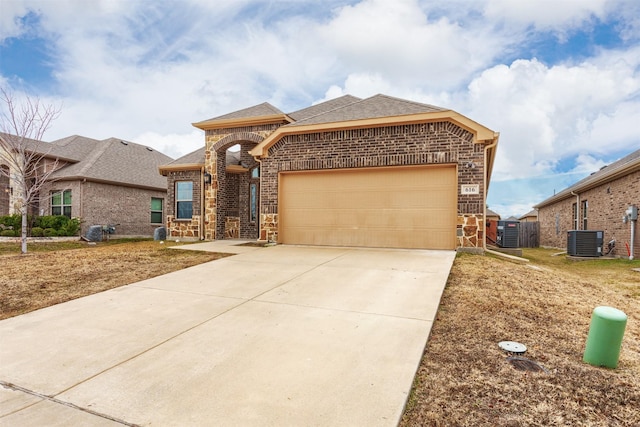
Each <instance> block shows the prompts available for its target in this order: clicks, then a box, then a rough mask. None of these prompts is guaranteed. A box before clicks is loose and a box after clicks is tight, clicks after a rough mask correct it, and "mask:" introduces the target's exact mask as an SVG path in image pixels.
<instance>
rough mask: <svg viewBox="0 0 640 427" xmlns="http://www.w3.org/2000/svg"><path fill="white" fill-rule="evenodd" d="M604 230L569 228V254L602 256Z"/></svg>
mask: <svg viewBox="0 0 640 427" xmlns="http://www.w3.org/2000/svg"><path fill="white" fill-rule="evenodd" d="M603 240H604V231H595V230H569V231H568V232H567V254H568V255H570V256H584V257H598V256H602V244H603Z"/></svg>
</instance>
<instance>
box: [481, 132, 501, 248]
mask: <svg viewBox="0 0 640 427" xmlns="http://www.w3.org/2000/svg"><path fill="white" fill-rule="evenodd" d="M497 145H498V138H495V139H494V140H493V142H492V143H491V144H489V145H485V146H484V189H483V191H484V203H483V205H484V206H483V207H482V216H483V218H482V230H483V231H482V235H483V237H484V238H483V239H482V249H483V250H485V251H486V250H487V190H488V186H487V180H488V179H489V170H488V169H489V165H488V164H487V163H488V162H487V152H488V151H489V149H490V148H495V147H496V146H497Z"/></svg>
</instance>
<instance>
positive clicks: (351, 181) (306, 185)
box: [160, 95, 498, 249]
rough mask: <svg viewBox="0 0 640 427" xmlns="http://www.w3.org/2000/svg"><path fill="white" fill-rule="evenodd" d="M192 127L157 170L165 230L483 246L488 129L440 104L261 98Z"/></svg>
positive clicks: (493, 138)
mask: <svg viewBox="0 0 640 427" xmlns="http://www.w3.org/2000/svg"><path fill="white" fill-rule="evenodd" d="M193 125H194V126H195V127H197V128H199V129H202V130H204V131H205V146H204V148H203V150H198V151H196V152H194V153H191V154H188V155H187V156H185V157H184V158H180V159H177V160H176V161H174V162H173V163H171V164H167V165H165V166H162V167H161V168H160V172H161V173H162V174H163V175H165V176H167V178H168V199H169V203H168V204H167V230H168V234H169V236H171V237H181V238H192V239H207V240H209V239H224V238H236V237H237V238H242V239H258V240H262V241H274V242H278V243H286V244H311V245H330V246H365V247H393V248H432V249H455V248H457V247H472V248H482V247H483V246H484V223H485V221H484V218H485V206H486V203H485V202H486V192H487V189H488V186H489V179H490V176H491V169H492V167H493V162H494V157H495V150H496V146H497V142H498V133H496V132H494V131H492V130H490V129H488V128H486V127H484V126H482V125H480V124H479V123H476V122H474V121H473V120H470V119H469V118H467V117H464V116H462V115H460V114H458V113H456V112H454V111H452V110H447V109H444V108H440V107H435V106H432V105H426V104H420V103H416V102H412V101H408V100H403V99H398V98H393V97H389V96H385V95H376V96H373V97H370V98H367V99H359V98H356V97H353V96H350V95H346V96H343V97H340V98H337V99H334V100H330V101H327V102H324V103H321V104H318V105H314V106H311V107H308V108H305V109H302V110H299V111H295V112H292V113H289V114H285V113H283V112H282V111H280V110H279V109H277V108H275V107H274V106H272V105H270V104H268V103H263V104H260V105H256V106H254V107H250V108H246V109H243V110H240V111H236V112H233V113H230V114H226V115H223V116H219V117H215V118H212V119H209V120H205V121H202V122H198V123H194V124H193ZM229 153H235V154H234V155H233V156H230V154H229ZM219 159H224V161H219Z"/></svg>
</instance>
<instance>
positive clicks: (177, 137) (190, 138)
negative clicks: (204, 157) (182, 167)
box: [133, 129, 204, 159]
mask: <svg viewBox="0 0 640 427" xmlns="http://www.w3.org/2000/svg"><path fill="white" fill-rule="evenodd" d="M133 141H135V142H137V143H138V144H142V145H146V146H149V147H154V148H155V149H157V150H159V151H161V152H162V153H164V154H166V155H167V156H169V157H173V158H174V159H177V158H178V157H181V156H183V155H185V154H188V153H191V152H192V151H195V150H197V149H199V148H202V147H204V134H203V132H202V131H201V130H197V129H194V130H193V131H191V132H190V133H186V134H175V133H170V134H159V133H156V132H145V133H143V134H140V135H138V136H136V137H135V138H133Z"/></svg>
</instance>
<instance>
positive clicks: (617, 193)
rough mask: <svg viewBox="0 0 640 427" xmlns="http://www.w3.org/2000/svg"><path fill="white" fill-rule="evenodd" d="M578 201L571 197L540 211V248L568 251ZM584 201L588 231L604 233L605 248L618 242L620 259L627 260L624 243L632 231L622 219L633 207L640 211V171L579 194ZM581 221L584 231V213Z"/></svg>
mask: <svg viewBox="0 0 640 427" xmlns="http://www.w3.org/2000/svg"><path fill="white" fill-rule="evenodd" d="M576 200H577V199H576V197H574V196H572V197H570V198H568V199H564V200H561V201H559V202H556V203H554V204H553V205H550V206H546V207H543V208H540V209H539V210H538V219H539V221H540V244H541V245H543V246H551V247H556V248H563V249H566V247H567V231H568V230H573V229H574V228H575V227H574V223H573V215H572V212H573V210H572V205H573V204H574V203H576ZM585 200H586V201H587V202H588V208H587V229H588V230H603V231H604V242H605V245H606V243H607V242H608V241H609V240H611V239H616V246H617V255H622V256H626V254H627V251H626V248H625V243H630V239H631V231H630V225H629V224H628V223H627V224H624V223H623V222H622V217H623V216H624V212H625V210H626V209H627V208H628V207H629V206H630V205H636V206H638V207H640V171H636V172H633V173H631V174H629V175H627V176H625V177H622V178H619V179H616V180H614V181H611V182H609V183H606V184H602V185H600V186H598V187H595V188H593V189H591V190H587V191H585V192H583V193H580V201H581V202H582V201H585ZM580 204H582V203H580ZM578 219H579V224H580V229H582V212H579V215H578ZM639 228H640V227H638V226H637V227H636V241H635V246H634V251H635V253H636V254H637V255H640V237H639V236H638V235H639V234H640V229H639Z"/></svg>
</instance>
